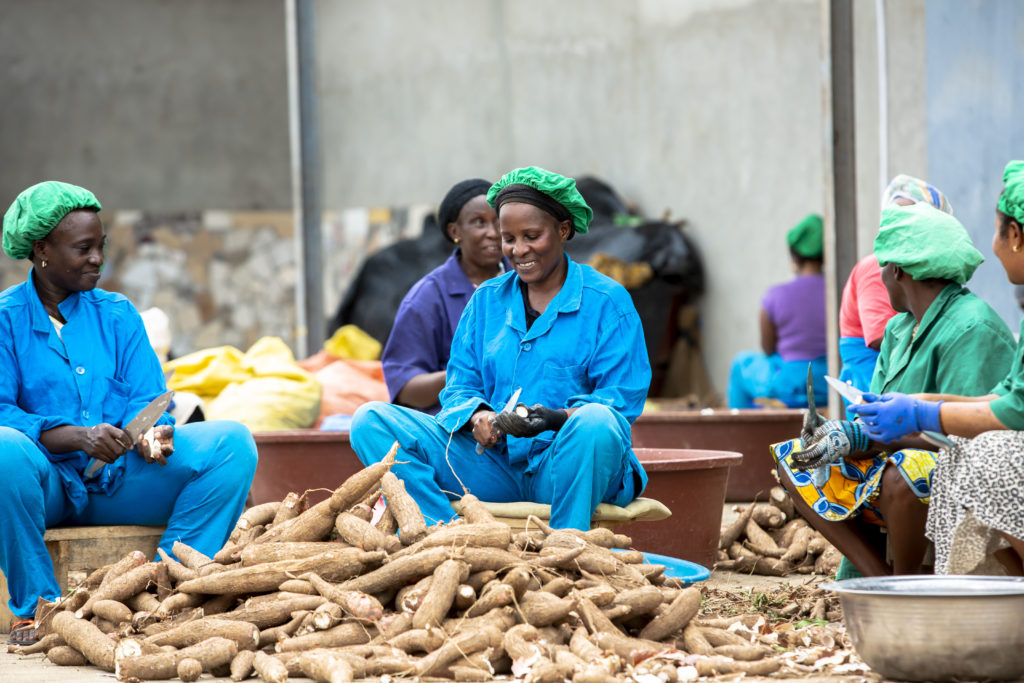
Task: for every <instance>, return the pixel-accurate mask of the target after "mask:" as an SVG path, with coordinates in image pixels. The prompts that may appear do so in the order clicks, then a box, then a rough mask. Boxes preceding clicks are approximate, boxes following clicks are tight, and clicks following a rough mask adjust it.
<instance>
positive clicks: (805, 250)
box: [786, 213, 825, 258]
mask: <svg viewBox="0 0 1024 683" xmlns="http://www.w3.org/2000/svg"><path fill="white" fill-rule="evenodd" d="M824 232H825V228H824V226H823V225H822V222H821V216H819V215H818V214H816V213H809V214H807V216H806V217H805V218H804V219H803V220H802V221H800V222H799V223H797V224H796V225H794V226H793V227H792V228H790V229H789V232H787V233H786V244H788V245H789V248H790V249H792V250H793V251H795V252H796V253H797V254H799V255H800V256H803V257H804V258H821V252H822V250H823V246H822V239H823V235H824Z"/></svg>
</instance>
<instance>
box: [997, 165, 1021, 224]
mask: <svg viewBox="0 0 1024 683" xmlns="http://www.w3.org/2000/svg"><path fill="white" fill-rule="evenodd" d="M1003 185H1005V186H1006V187H1005V189H1004V190H1003V193H1002V194H1001V195H999V210H1000V211H1002V212H1003V213H1005V214H1006V215H1007V216H1009V217H1010V218H1012V219H1014V220H1015V221H1017V222H1018V223H1020V224H1021V225H1024V161H1011V162H1010V163H1008V164H1006V169H1005V170H1004V171H1003Z"/></svg>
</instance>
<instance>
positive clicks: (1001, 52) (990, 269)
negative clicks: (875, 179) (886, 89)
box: [892, 0, 1024, 332]
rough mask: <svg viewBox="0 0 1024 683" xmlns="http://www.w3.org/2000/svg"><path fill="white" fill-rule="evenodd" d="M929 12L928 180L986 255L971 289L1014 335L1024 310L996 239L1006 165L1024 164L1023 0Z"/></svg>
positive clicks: (945, 0) (932, 0)
mask: <svg viewBox="0 0 1024 683" xmlns="http://www.w3.org/2000/svg"><path fill="white" fill-rule="evenodd" d="M925 14H926V21H927V33H926V35H927V47H926V50H927V53H926V58H927V65H928V67H927V68H928V73H927V79H928V83H927V85H928V87H927V93H928V95H927V98H928V101H927V112H928V119H927V126H928V179H929V180H930V181H931V182H932V183H934V184H935V186H936V187H938V188H940V189H941V190H942V191H943V192H945V193H946V195H947V196H948V197H949V199H950V202H952V204H953V213H954V214H955V215H956V217H957V218H959V219H960V221H961V222H962V223H963V224H964V226H965V227H966V228H967V230H968V232H970V234H971V239H972V240H974V244H975V246H977V247H978V249H979V250H981V253H982V254H984V255H985V263H983V264H981V267H980V268H978V271H977V272H976V273H975V274H974V277H973V278H972V279H971V281H970V283H969V284H968V286H969V287H970V288H971V290H972V291H973V292H974V293H976V294H977V295H978V296H981V297H982V298H984V299H985V300H986V301H988V302H989V303H990V304H991V305H992V306H993V308H995V309H996V310H997V311H998V312H999V314H1000V315H1001V316H1002V317H1003V318H1004V319H1005V320H1006V322H1007V324H1009V325H1010V328H1011V329H1012V330H1013V331H1014V332H1016V331H1017V329H1018V326H1019V324H1020V320H1021V311H1020V309H1019V308H1018V307H1017V304H1016V301H1015V300H1014V297H1013V285H1011V284H1010V283H1009V282H1008V281H1007V279H1006V275H1005V273H1004V271H1003V269H1002V267H1001V266H1000V265H999V261H998V260H997V259H996V258H995V256H994V255H993V254H992V235H993V232H994V216H995V206H996V201H997V200H998V197H999V192H1000V191H1001V190H1002V186H1003V182H1002V177H1003V167H1004V166H1005V165H1006V162H1007V161H1009V160H1010V159H1024V2H1020V1H1019V0H927V3H926V5H925ZM892 115H894V116H898V115H899V113H898V112H892Z"/></svg>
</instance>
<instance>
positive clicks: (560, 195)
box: [487, 166, 594, 233]
mask: <svg viewBox="0 0 1024 683" xmlns="http://www.w3.org/2000/svg"><path fill="white" fill-rule="evenodd" d="M509 185H526V186H527V187H529V188H532V189H534V190H537V191H538V192H541V193H542V194H545V195H547V196H548V197H550V198H551V199H553V200H554V201H555V202H556V203H558V204H560V205H561V206H562V207H563V208H564V209H565V211H566V212H567V213H568V214H569V218H570V220H572V227H573V229H574V230H575V231H576V232H579V233H585V232H587V230H589V229H590V221H591V219H592V218H593V217H594V212H593V211H591V210H590V207H589V206H587V202H586V201H584V199H583V195H581V194H580V193H579V190H577V189H576V181H575V180H573V179H572V178H566V177H565V176H563V175H559V174H557V173H552V172H551V171H545V170H544V169H543V168H538V167H537V166H527V167H526V168H517V169H516V170H514V171H509V172H508V173H506V174H505V175H504V176H502V177H501V180H499V181H498V182H496V183H494V184H493V185H491V189H490V190H488V191H487V203H488V204H490V205H491V206H493V207H494V208H495V209H497V208H498V203H497V200H498V193H500V192H501V191H502V190H504V189H505V188H506V187H508V186H509ZM502 199H503V200H504V195H503V197H502ZM513 199H515V201H527V200H526V199H525V198H521V197H519V198H512V197H509V198H508V201H513ZM527 203H531V202H528V201H527ZM538 206H539V205H538ZM540 208H546V207H543V206H541V207H540Z"/></svg>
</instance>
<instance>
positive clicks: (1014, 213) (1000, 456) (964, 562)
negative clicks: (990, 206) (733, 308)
mask: <svg viewBox="0 0 1024 683" xmlns="http://www.w3.org/2000/svg"><path fill="white" fill-rule="evenodd" d="M1003 183H1004V189H1003V192H1002V194H1001V195H1000V196H999V203H998V205H997V208H996V217H995V235H994V237H993V239H992V251H993V252H995V255H996V257H997V258H998V259H999V262H1000V263H1001V264H1002V266H1003V270H1005V271H1006V276H1007V278H1008V279H1009V280H1010V282H1012V283H1013V284H1024V227H1022V226H1024V161H1011V162H1010V163H1009V164H1007V165H1006V169H1005V171H1004V172H1003ZM1022 329H1024V323H1022ZM963 360H964V361H965V362H970V361H971V360H974V359H973V358H972V357H971V356H970V355H969V354H966V353H965V354H964V356H963ZM993 387H994V388H993V389H991V391H990V392H989V393H987V394H985V395H983V396H975V397H974V398H971V396H972V394H971V393H968V392H961V394H960V395H954V394H953V393H952V392H949V393H937V392H936V393H927V394H916V395H907V394H902V393H895V392H891V393H883V394H881V396H878V395H876V394H877V393H880V392H876V393H875V394H869V395H866V396H865V399H866V400H867V401H868V402H867V403H864V404H862V405H858V406H851V407H850V410H851V412H854V413H855V414H857V415H859V416H860V418H861V420H863V422H864V425H865V426H864V431H865V433H866V434H867V435H868V436H870V437H871V438H872V439H875V440H877V441H880V442H882V443H892V442H896V441H898V440H900V439H904V438H907V437H908V436H911V435H913V434H916V433H918V432H925V431H928V432H940V433H943V434H948V435H950V437H951V438H950V441H951V445H950V446H949V447H947V448H944V449H942V450H941V451H940V453H939V456H938V466H937V468H936V472H935V476H934V483H933V490H932V502H931V505H930V506H929V510H928V536H929V538H931V539H932V541H934V542H935V571H936V572H937V573H948V574H972V573H973V574H988V573H996V574H1001V573H1007V574H1014V575H1024V335H1021V338H1020V340H1019V341H1018V344H1017V350H1016V353H1015V354H1014V359H1013V365H1012V367H1011V368H1010V371H1009V374H1007V375H1006V376H1005V378H1004V379H1003V381H1002V382H1000V383H999V384H998V385H997V384H995V383H993ZM977 393H982V392H976V394H977Z"/></svg>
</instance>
